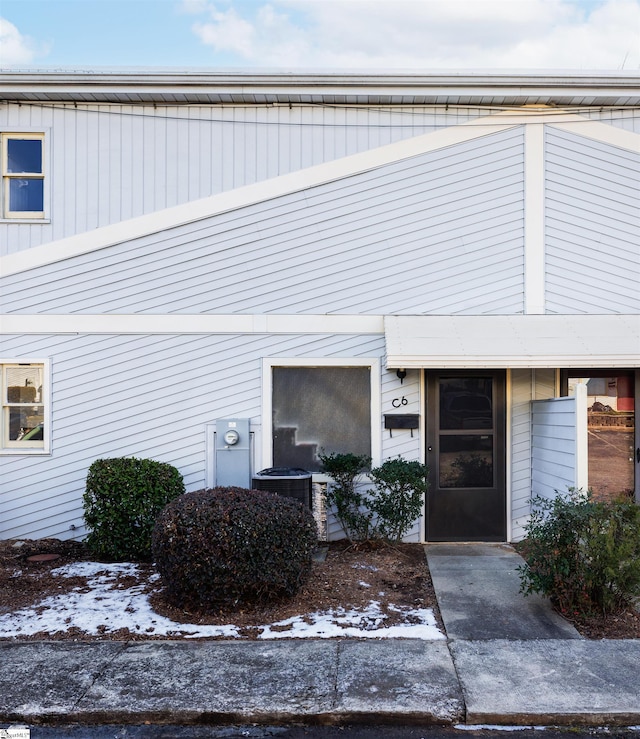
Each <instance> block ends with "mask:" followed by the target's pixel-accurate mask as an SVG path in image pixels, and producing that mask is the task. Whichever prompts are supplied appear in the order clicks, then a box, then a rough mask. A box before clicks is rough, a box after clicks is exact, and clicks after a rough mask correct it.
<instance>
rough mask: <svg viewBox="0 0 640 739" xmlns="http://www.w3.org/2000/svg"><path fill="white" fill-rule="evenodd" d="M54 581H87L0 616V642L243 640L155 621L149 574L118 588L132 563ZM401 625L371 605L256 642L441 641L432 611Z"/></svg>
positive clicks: (280, 626)
mask: <svg viewBox="0 0 640 739" xmlns="http://www.w3.org/2000/svg"><path fill="white" fill-rule="evenodd" d="M52 574H53V575H56V576H58V577H65V578H67V577H76V576H81V577H86V578H87V586H86V587H82V588H74V589H73V590H72V591H71V592H70V593H66V594H64V595H56V596H51V597H49V598H45V599H44V600H42V601H40V602H39V603H37V604H35V605H34V606H32V607H30V608H24V609H21V610H18V611H14V612H12V613H6V614H4V615H2V616H0V638H10V637H24V636H30V635H32V634H37V633H40V632H42V633H49V634H53V633H56V632H65V631H68V630H69V629H72V628H77V629H80V630H81V631H82V632H85V633H87V634H93V635H99V634H105V633H112V632H115V631H118V630H119V629H124V628H126V629H129V630H130V631H131V632H132V633H138V634H148V635H149V636H176V637H178V636H181V637H183V638H188V639H198V638H211V637H224V638H228V639H236V638H242V637H241V635H240V630H239V628H238V627H237V626H235V625H233V624H224V625H207V624H204V625H203V624H183V623H178V622H175V621H172V620H171V619H168V618H165V617H164V616H160V615H159V614H157V613H156V612H155V611H153V609H152V608H151V604H150V603H149V597H148V595H147V594H146V593H145V592H144V590H145V587H146V584H147V583H149V582H155V581H157V579H158V577H159V575H157V574H155V573H154V574H151V575H150V576H149V577H148V579H147V581H146V582H142V581H141V582H140V583H139V584H137V585H134V586H131V587H129V588H122V587H120V588H119V587H118V578H119V577H122V576H126V575H131V576H133V577H135V578H136V580H139V579H140V571H139V567H138V565H136V564H131V563H113V564H105V563H100V562H78V563H74V564H71V565H65V566H62V567H58V568H56V569H54V570H52ZM396 610H399V611H400V612H401V613H402V614H403V623H401V624H396V625H395V626H385V625H384V620H385V617H384V613H383V612H382V610H381V609H380V604H379V603H378V602H376V601H372V602H371V603H370V604H369V606H368V607H367V608H366V609H364V610H351V611H345V610H344V609H337V610H333V611H329V612H326V613H313V614H306V615H300V616H295V617H293V618H290V619H286V620H285V621H281V622H278V623H274V624H265V625H264V626H261V627H259V629H261V630H262V631H261V634H260V637H259V638H260V639H302V638H314V639H318V638H325V639H329V638H333V637H338V636H343V637H345V636H346V637H352V638H376V639H380V638H385V639H389V638H409V639H425V640H434V639H444V638H445V636H444V634H443V633H442V632H441V631H440V629H439V628H438V626H437V624H436V621H435V617H434V615H433V611H432V610H431V609H396Z"/></svg>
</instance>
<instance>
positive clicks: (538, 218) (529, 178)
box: [524, 122, 545, 314]
mask: <svg viewBox="0 0 640 739" xmlns="http://www.w3.org/2000/svg"><path fill="white" fill-rule="evenodd" d="M524 191H525V201H524V312H525V313H528V314H530V313H531V314H543V313H544V312H545V300H544V272H545V249H544V123H542V122H540V123H527V124H526V125H525V158H524Z"/></svg>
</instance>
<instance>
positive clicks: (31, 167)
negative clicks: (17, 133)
mask: <svg viewBox="0 0 640 739" xmlns="http://www.w3.org/2000/svg"><path fill="white" fill-rule="evenodd" d="M7 172H9V173H17V174H19V173H21V172H29V173H34V174H35V173H36V172H38V173H41V172H42V141H40V140H39V139H9V140H8V141H7ZM34 210H35V209H34Z"/></svg>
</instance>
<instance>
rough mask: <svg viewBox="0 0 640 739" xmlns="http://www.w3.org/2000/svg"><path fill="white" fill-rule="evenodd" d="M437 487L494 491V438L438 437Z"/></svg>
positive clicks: (467, 436) (469, 436)
mask: <svg viewBox="0 0 640 739" xmlns="http://www.w3.org/2000/svg"><path fill="white" fill-rule="evenodd" d="M440 487H441V488H491V487H493V436H474V435H457V434H456V435H441V436H440Z"/></svg>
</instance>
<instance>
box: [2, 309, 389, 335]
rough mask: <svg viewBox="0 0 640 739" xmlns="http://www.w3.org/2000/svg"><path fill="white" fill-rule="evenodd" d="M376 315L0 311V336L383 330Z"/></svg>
mask: <svg viewBox="0 0 640 739" xmlns="http://www.w3.org/2000/svg"><path fill="white" fill-rule="evenodd" d="M383 333H384V319H383V317H382V316H378V315H338V314H335V315H304V314H295V315H284V314H278V315H276V314H269V315H241V314H229V315H220V314H217V315H214V314H182V313H173V314H165V315H149V314H140V313H137V314H119V313H109V314H103V315H86V314H84V315H83V314H78V313H74V314H70V315H52V314H48V313H43V314H35V315H34V314H30V315H25V314H17V313H12V314H5V315H4V316H0V334H24V335H27V334H28V335H34V334H48V335H51V334H53V335H55V334H383Z"/></svg>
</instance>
